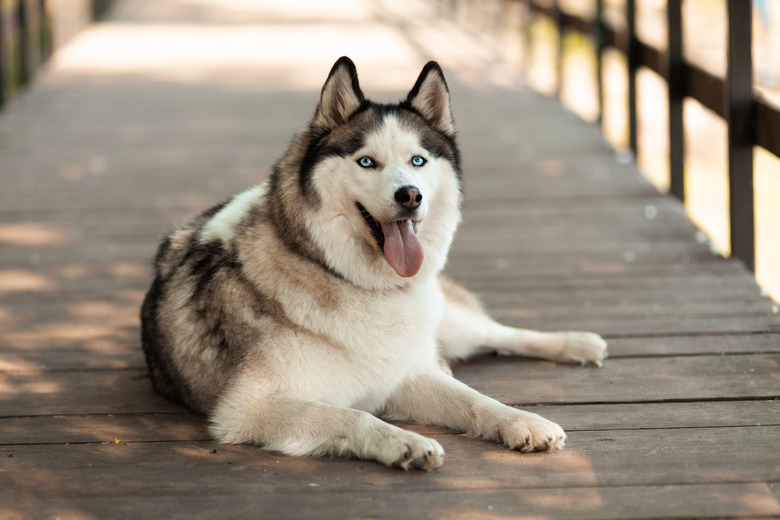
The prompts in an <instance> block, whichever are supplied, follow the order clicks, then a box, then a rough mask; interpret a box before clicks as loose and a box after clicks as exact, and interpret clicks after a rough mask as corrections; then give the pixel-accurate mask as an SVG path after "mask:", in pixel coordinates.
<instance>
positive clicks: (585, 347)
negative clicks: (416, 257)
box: [437, 276, 607, 366]
mask: <svg viewBox="0 0 780 520" xmlns="http://www.w3.org/2000/svg"><path fill="white" fill-rule="evenodd" d="M439 281H440V285H441V288H442V291H443V293H444V296H445V301H446V311H445V315H444V320H443V321H442V323H441V325H440V327H439V331H438V335H437V339H438V342H439V346H440V348H441V354H442V356H443V357H444V358H445V359H447V360H457V359H466V358H468V357H471V356H473V355H475V354H479V353H485V352H497V353H499V354H504V355H517V356H527V357H534V358H541V359H549V360H552V361H558V362H564V363H581V364H588V363H592V364H595V365H598V366H601V364H602V362H603V361H604V358H605V357H606V355H607V343H606V342H605V341H604V340H603V339H602V338H601V336H599V335H598V334H593V333H591V332H537V331H533V330H525V329H516V328H514V327H508V326H506V325H502V324H500V323H498V322H496V321H494V320H493V319H492V318H491V317H490V316H488V314H487V313H486V312H485V310H484V308H483V307H482V305H481V304H480V302H479V301H478V300H477V298H476V297H475V296H474V295H473V294H471V293H470V292H468V291H467V290H466V289H465V288H463V287H462V286H460V285H458V284H457V283H455V282H454V281H452V280H450V279H449V278H447V277H444V276H441V277H439Z"/></svg>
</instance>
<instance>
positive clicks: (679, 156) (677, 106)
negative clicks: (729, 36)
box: [666, 0, 685, 201]
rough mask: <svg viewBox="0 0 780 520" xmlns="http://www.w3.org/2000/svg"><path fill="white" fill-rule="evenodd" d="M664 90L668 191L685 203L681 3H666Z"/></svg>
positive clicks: (683, 75) (679, 1) (676, 0)
mask: <svg viewBox="0 0 780 520" xmlns="http://www.w3.org/2000/svg"><path fill="white" fill-rule="evenodd" d="M666 24H667V29H668V41H667V87H668V95H669V184H670V186H669V191H670V192H671V193H672V195H674V196H675V197H677V198H679V199H680V200H682V201H685V173H684V164H685V133H684V130H683V96H684V94H685V73H684V70H683V66H684V63H683V49H682V39H683V38H682V30H683V28H682V0H667V3H666Z"/></svg>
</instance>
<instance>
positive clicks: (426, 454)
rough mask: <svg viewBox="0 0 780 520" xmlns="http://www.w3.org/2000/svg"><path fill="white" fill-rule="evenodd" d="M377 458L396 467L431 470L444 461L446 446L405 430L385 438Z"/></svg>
mask: <svg viewBox="0 0 780 520" xmlns="http://www.w3.org/2000/svg"><path fill="white" fill-rule="evenodd" d="M377 458H378V460H379V462H382V463H384V464H386V465H388V466H391V467H395V468H401V469H404V470H408V469H410V468H416V469H424V470H425V471H431V470H433V469H436V468H438V467H439V466H441V464H442V462H444V448H442V447H441V444H439V443H438V442H436V441H435V440H433V439H428V438H427V437H423V436H422V435H418V434H416V433H414V432H406V431H405V432H403V433H399V434H398V435H394V436H393V437H391V438H389V439H387V440H385V442H384V444H383V446H382V447H381V448H380V452H379V455H378V457H377Z"/></svg>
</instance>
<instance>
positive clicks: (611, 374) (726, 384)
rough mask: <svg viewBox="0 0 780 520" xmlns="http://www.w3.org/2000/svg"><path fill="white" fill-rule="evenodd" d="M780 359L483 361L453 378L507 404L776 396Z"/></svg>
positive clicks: (779, 394)
mask: <svg viewBox="0 0 780 520" xmlns="http://www.w3.org/2000/svg"><path fill="white" fill-rule="evenodd" d="M778 362H780V356H778V355H775V354H769V355H756V356H704V357H673V358H627V359H612V360H607V362H606V363H605V364H604V367H603V368H601V369H588V368H584V369H583V368H582V367H576V366H567V365H555V364H553V363H547V362H532V361H527V360H523V359H520V358H496V357H484V358H478V359H475V360H474V361H470V362H469V363H467V364H463V365H457V366H456V367H455V376H456V377H457V378H458V379H460V380H462V381H464V382H465V383H467V384H468V385H470V386H472V387H473V388H475V389H476V390H478V391H480V392H482V393H484V394H486V395H490V396H493V397H496V398H497V399H499V400H501V401H504V402H507V403H510V404H517V405H523V404H533V403H583V402H592V403H621V402H622V403H630V402H644V401H668V400H690V401H696V400H714V399H743V398H756V399H774V398H776V397H780V385H778V382H777V378H776V375H777V367H778Z"/></svg>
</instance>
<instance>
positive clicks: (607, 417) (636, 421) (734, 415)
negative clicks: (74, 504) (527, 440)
mask: <svg viewBox="0 0 780 520" xmlns="http://www.w3.org/2000/svg"><path fill="white" fill-rule="evenodd" d="M525 409H526V410H529V411H532V412H534V413H537V414H539V415H541V416H543V417H546V418H548V419H550V420H552V421H555V422H557V423H558V424H560V425H561V426H563V428H564V429H565V430H566V431H568V432H573V431H614V430H646V429H655V430H659V429H671V428H706V427H710V428H712V427H735V426H760V425H764V426H777V425H780V401H707V402H687V403H686V402H681V403H642V404H641V405H638V404H620V403H618V404H596V405H589V404H584V405H576V404H575V405H558V406H550V405H539V406H532V407H525ZM206 423H207V421H206V418H205V417H204V416H200V415H194V414H187V413H183V412H182V413H160V414H130V415H122V414H102V415H100V414H98V415H60V416H34V417H13V418H0V445H5V446H13V445H24V444H77V443H99V442H112V441H113V440H114V439H117V438H118V439H120V440H122V441H125V442H154V441H165V442H169V441H174V440H177V441H201V440H206V439H209V438H210V436H209V434H208V432H207V430H206ZM396 424H399V425H400V426H402V427H404V428H407V429H411V430H414V431H417V432H420V433H422V434H424V435H432V434H446V433H450V434H452V435H456V434H455V433H454V432H450V431H449V430H446V429H443V428H434V427H426V426H423V425H419V424H409V423H406V424H403V423H396Z"/></svg>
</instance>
